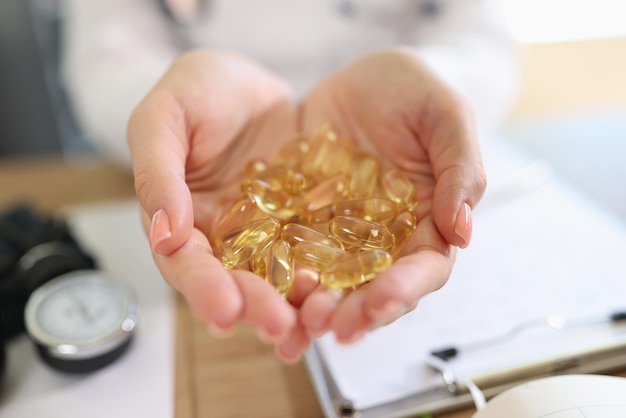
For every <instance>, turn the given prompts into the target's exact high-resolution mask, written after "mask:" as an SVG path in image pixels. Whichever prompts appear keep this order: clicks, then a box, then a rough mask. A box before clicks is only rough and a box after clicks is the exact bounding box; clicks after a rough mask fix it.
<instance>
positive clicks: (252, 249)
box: [222, 218, 281, 268]
mask: <svg viewBox="0 0 626 418" xmlns="http://www.w3.org/2000/svg"><path fill="white" fill-rule="evenodd" d="M280 227H281V226H280V222H278V221H277V220H276V219H273V218H266V219H260V220H258V221H253V222H252V223H249V224H247V225H244V226H243V227H242V228H241V230H240V232H239V233H238V234H236V235H235V236H233V237H232V238H231V239H229V240H227V241H224V242H223V244H222V263H223V264H224V266H225V267H226V268H235V267H238V266H241V265H243V264H244V263H247V262H248V261H249V260H250V258H252V257H253V256H254V255H255V254H256V253H258V252H259V251H262V250H263V248H265V247H266V246H268V245H269V244H271V243H272V242H273V241H274V240H275V239H276V238H277V237H278V236H279V234H280Z"/></svg>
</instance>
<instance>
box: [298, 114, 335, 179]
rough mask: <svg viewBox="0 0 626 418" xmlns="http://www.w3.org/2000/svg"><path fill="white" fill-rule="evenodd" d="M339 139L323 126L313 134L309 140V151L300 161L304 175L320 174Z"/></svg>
mask: <svg viewBox="0 0 626 418" xmlns="http://www.w3.org/2000/svg"><path fill="white" fill-rule="evenodd" d="M338 141H339V138H338V137H337V134H336V133H335V132H334V131H333V130H332V129H330V128H329V127H328V126H324V127H322V128H321V129H319V130H318V131H317V132H315V133H314V134H313V135H312V136H311V138H310V139H309V144H310V146H309V151H308V152H307V153H306V154H305V155H304V158H303V160H302V171H304V172H305V173H313V174H315V173H322V167H326V166H327V161H328V159H329V158H330V156H331V155H332V154H333V150H334V148H335V147H336V146H337V143H338Z"/></svg>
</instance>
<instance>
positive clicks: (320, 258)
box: [293, 241, 348, 270]
mask: <svg viewBox="0 0 626 418" xmlns="http://www.w3.org/2000/svg"><path fill="white" fill-rule="evenodd" d="M293 256H294V260H295V261H296V262H297V263H300V264H303V265H305V266H309V267H313V268H314V269H318V270H324V269H325V268H326V267H328V266H329V265H331V264H333V263H334V262H336V261H338V260H340V259H342V258H344V257H347V256H348V253H347V252H346V251H344V250H342V249H340V248H337V247H334V246H330V245H325V244H322V243H320V242H308V241H303V242H299V243H297V244H296V246H295V247H294V249H293Z"/></svg>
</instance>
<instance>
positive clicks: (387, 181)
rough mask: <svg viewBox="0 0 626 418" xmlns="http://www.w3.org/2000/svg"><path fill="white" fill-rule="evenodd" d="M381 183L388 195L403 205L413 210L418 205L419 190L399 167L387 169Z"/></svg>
mask: <svg viewBox="0 0 626 418" xmlns="http://www.w3.org/2000/svg"><path fill="white" fill-rule="evenodd" d="M380 182H381V185H382V188H383V190H384V191H385V193H386V194H387V196H389V198H390V199H391V200H392V201H394V202H396V203H397V204H399V205H401V206H402V207H404V208H406V209H408V210H413V209H415V208H416V207H417V192H416V191H415V187H413V183H411V180H409V179H408V178H407V177H406V176H405V175H404V174H403V173H402V171H400V170H398V169H397V168H390V169H388V170H386V171H385V172H384V173H383V175H382V177H381V179H380Z"/></svg>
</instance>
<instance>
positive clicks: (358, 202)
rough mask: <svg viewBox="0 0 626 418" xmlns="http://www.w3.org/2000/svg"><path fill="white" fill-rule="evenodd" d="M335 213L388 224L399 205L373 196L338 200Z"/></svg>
mask: <svg viewBox="0 0 626 418" xmlns="http://www.w3.org/2000/svg"><path fill="white" fill-rule="evenodd" d="M334 213H335V216H351V217H353V218H359V219H364V220H366V221H370V222H375V223H378V224H381V225H386V224H388V223H389V222H390V221H391V220H392V219H393V218H394V216H396V214H397V213H398V206H397V205H396V204H395V203H394V202H392V201H391V200H389V199H381V198H378V197H371V198H368V199H355V200H344V201H341V202H337V203H336V204H335V208H334Z"/></svg>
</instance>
